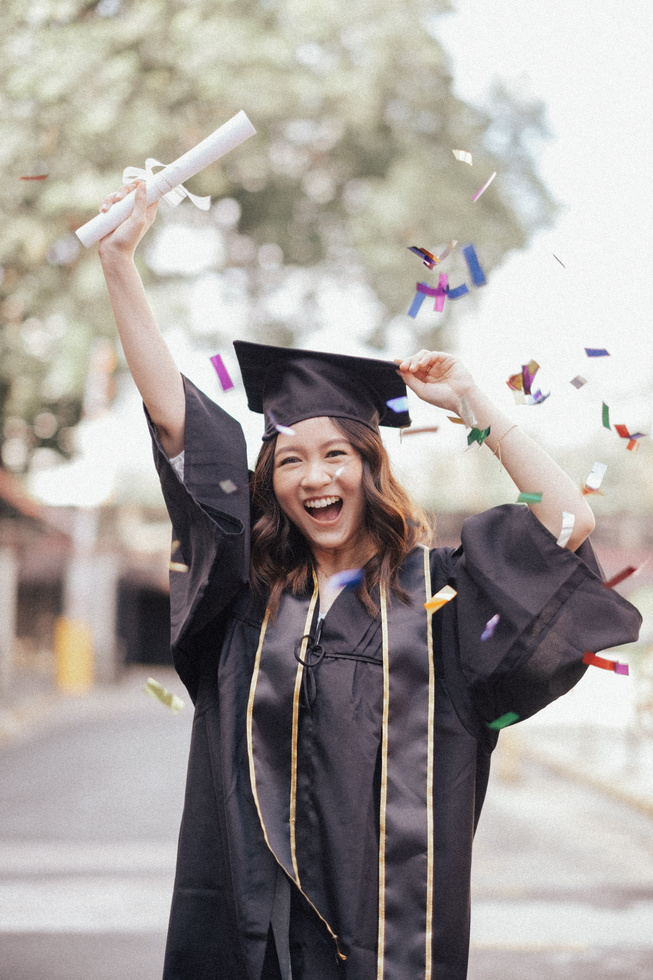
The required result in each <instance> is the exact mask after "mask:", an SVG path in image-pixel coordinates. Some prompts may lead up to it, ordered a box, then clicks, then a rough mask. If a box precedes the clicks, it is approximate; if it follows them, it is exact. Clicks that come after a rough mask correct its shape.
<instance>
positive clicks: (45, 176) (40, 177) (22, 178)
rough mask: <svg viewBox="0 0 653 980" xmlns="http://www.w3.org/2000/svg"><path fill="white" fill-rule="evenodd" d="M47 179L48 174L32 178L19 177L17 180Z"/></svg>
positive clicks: (35, 175)
mask: <svg viewBox="0 0 653 980" xmlns="http://www.w3.org/2000/svg"><path fill="white" fill-rule="evenodd" d="M48 177H49V174H34V176H32V177H28V176H25V177H19V178H18V179H19V180H47V179H48Z"/></svg>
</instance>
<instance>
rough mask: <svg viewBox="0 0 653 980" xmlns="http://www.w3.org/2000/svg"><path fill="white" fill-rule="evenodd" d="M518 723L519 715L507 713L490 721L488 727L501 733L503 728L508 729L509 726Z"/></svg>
mask: <svg viewBox="0 0 653 980" xmlns="http://www.w3.org/2000/svg"><path fill="white" fill-rule="evenodd" d="M516 721H519V715H518V714H517V713H516V712H515V711H506V713H505V715H501V717H500V718H496V719H495V720H494V721H489V722H488V726H487V727H488V728H492V729H494V731H499V729H501V728H507V727H508V725H514V723H515V722H516Z"/></svg>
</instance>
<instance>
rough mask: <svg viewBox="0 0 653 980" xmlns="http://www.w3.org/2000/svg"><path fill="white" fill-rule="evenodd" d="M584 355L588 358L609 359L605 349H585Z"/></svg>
mask: <svg viewBox="0 0 653 980" xmlns="http://www.w3.org/2000/svg"><path fill="white" fill-rule="evenodd" d="M585 353H586V354H587V356H588V357H610V355H609V354H608V352H607V350H606V349H605V347H586V348H585Z"/></svg>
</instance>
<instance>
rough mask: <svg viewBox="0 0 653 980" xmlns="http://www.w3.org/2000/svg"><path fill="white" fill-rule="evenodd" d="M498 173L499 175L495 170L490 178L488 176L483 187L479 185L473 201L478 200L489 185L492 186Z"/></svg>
mask: <svg viewBox="0 0 653 980" xmlns="http://www.w3.org/2000/svg"><path fill="white" fill-rule="evenodd" d="M496 175H497V172H496V170H495V171H494V173H493V174H492V176H491V177H490V178H488V180H486V181H485V183H484V184H483V186H482V187H479V189H478V190H477V191H476V193H475V194H474V197H473V198H472V201H478V199H479V197H480V196H481V194H483V192H484V191H486V190H487V189H488V187H489V186H490V184H491V183H492V181H493V180H494V178H495V177H496Z"/></svg>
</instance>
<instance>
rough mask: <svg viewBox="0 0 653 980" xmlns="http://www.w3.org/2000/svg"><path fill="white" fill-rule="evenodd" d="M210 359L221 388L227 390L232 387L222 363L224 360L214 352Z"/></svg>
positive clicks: (232, 384)
mask: <svg viewBox="0 0 653 980" xmlns="http://www.w3.org/2000/svg"><path fill="white" fill-rule="evenodd" d="M210 360H211V364H212V365H213V367H214V368H215V373H216V374H217V376H218V381H219V382H220V384H221V385H222V390H223V391H229V389H230V388H233V386H234V383H233V381H232V380H231V378H230V377H229V372H228V371H227V369H226V367H225V365H224V361H223V360H222V358H221V357H220V355H219V354H214V355H213V357H212V358H210Z"/></svg>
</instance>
